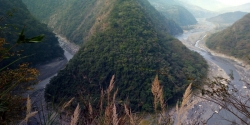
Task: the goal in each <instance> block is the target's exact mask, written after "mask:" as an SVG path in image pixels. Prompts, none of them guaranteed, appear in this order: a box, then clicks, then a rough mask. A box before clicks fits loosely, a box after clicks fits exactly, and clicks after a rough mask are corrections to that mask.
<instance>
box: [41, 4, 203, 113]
mask: <svg viewBox="0 0 250 125" xmlns="http://www.w3.org/2000/svg"><path fill="white" fill-rule="evenodd" d="M89 1H90V0H89ZM91 1H92V0H91ZM108 4H110V5H106V7H109V8H110V10H109V13H108V14H107V15H105V16H106V18H105V19H106V20H105V21H106V25H105V29H103V30H102V31H101V32H96V33H94V34H93V35H92V37H91V38H90V39H89V40H88V41H87V42H85V44H84V45H83V46H82V48H81V49H80V50H79V52H78V53H77V54H76V55H75V56H74V57H73V59H72V60H70V62H69V63H68V65H67V66H66V68H65V69H63V70H62V71H60V72H59V73H58V75H57V76H56V77H54V78H53V79H52V80H51V81H50V84H49V85H47V87H46V90H45V93H46V94H45V97H46V100H47V101H55V102H60V101H61V100H63V99H66V100H67V99H68V98H71V97H78V94H79V93H81V95H82V96H84V98H88V99H91V103H92V104H97V103H98V98H99V96H100V92H101V89H102V88H103V89H104V90H105V89H106V88H107V86H108V85H109V81H110V79H111V76H112V75H113V74H115V88H118V95H117V101H118V102H117V103H119V102H122V103H124V101H125V100H127V99H129V101H130V106H131V108H132V109H133V110H137V111H138V110H143V111H152V110H153V107H152V103H153V95H152V93H151V86H152V81H153V78H154V77H155V75H156V74H159V79H160V84H161V85H162V86H163V87H164V98H165V100H168V103H169V104H170V103H173V102H176V101H177V99H178V98H179V97H181V96H182V93H183V88H184V87H185V86H186V85H187V84H188V83H189V82H190V81H189V79H195V84H200V82H199V81H200V80H201V79H202V78H204V77H205V76H206V73H207V64H206V62H205V60H204V59H203V58H202V57H201V56H200V55H199V54H198V53H196V52H192V51H190V50H189V49H187V48H186V47H185V46H184V45H183V44H182V43H181V42H180V41H178V40H177V39H175V38H173V37H172V36H170V35H169V28H168V25H165V23H167V22H165V21H167V20H159V19H164V17H163V16H162V15H160V13H159V12H158V11H156V10H155V9H154V7H152V6H151V5H150V3H149V2H148V1H146V0H113V1H112V3H111V1H109V2H108ZM104 9H105V8H104ZM90 13H91V12H90ZM104 14H105V13H104ZM103 16H104V15H103ZM83 25H84V24H83ZM89 97H91V98H89Z"/></svg>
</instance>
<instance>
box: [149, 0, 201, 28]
mask: <svg viewBox="0 0 250 125" xmlns="http://www.w3.org/2000/svg"><path fill="white" fill-rule="evenodd" d="M150 3H151V4H152V5H153V6H154V7H155V8H156V9H157V10H158V11H159V12H160V13H162V14H163V15H164V16H165V17H166V18H168V19H172V20H174V21H175V22H176V23H177V24H179V25H180V26H188V25H194V24H196V23H197V21H196V19H195V17H194V16H193V15H192V14H191V13H190V12H189V11H188V10H187V9H186V8H184V7H182V6H180V5H176V4H175V3H171V2H164V1H156V0H150Z"/></svg>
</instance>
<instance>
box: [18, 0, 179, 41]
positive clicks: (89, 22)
mask: <svg viewBox="0 0 250 125" xmlns="http://www.w3.org/2000/svg"><path fill="white" fill-rule="evenodd" d="M23 1H24V2H25V3H26V5H27V6H28V8H29V10H30V11H31V12H32V13H33V14H34V16H36V17H38V18H39V19H40V20H42V21H43V22H45V23H47V24H48V25H49V26H50V27H51V28H53V30H55V32H57V33H59V34H61V35H63V36H65V37H67V38H68V39H69V40H70V41H72V42H75V43H77V44H82V43H83V41H87V40H88V38H90V37H91V36H92V34H94V33H95V32H96V31H98V32H99V31H104V30H105V28H106V26H107V25H109V24H107V20H106V18H107V16H108V15H109V13H110V10H112V8H113V3H114V0H81V1H79V0H67V1H62V0H36V1H34V0H23ZM163 20H166V19H163ZM166 22H168V23H166V24H167V25H168V30H169V32H170V33H171V34H172V35H176V34H180V33H182V29H181V28H180V27H179V26H178V25H177V24H175V22H173V21H171V20H169V21H166Z"/></svg>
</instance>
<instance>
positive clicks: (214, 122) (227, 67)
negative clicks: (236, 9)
mask: <svg viewBox="0 0 250 125" xmlns="http://www.w3.org/2000/svg"><path fill="white" fill-rule="evenodd" d="M198 21H199V23H202V24H204V25H207V27H209V28H207V29H205V30H204V29H199V28H195V29H192V30H189V31H187V32H185V33H183V34H182V35H179V36H177V37H176V38H178V39H179V40H180V41H183V40H187V39H188V37H189V36H190V35H192V34H195V33H204V35H203V37H201V39H199V40H198V41H194V42H195V44H194V47H195V49H194V48H190V47H189V49H191V50H193V51H196V52H198V53H199V54H200V55H202V56H203V57H204V58H205V59H206V60H207V61H208V62H212V63H214V64H216V65H218V66H219V67H220V68H221V69H223V70H224V71H225V72H226V73H227V74H230V73H231V72H233V75H234V80H233V81H232V83H233V85H235V87H236V88H237V89H238V90H241V91H243V92H245V91H248V90H247V89H243V86H244V83H242V82H241V81H239V80H240V78H241V76H240V74H239V73H238V71H237V68H236V67H235V64H236V63H235V62H234V61H232V60H229V59H226V58H222V57H217V56H213V55H212V54H211V53H210V52H207V51H206V50H204V49H203V48H201V47H200V46H199V42H200V41H201V40H203V39H204V38H205V37H206V36H207V35H206V32H208V31H211V30H213V28H214V25H213V24H212V23H209V22H206V21H205V20H204V19H198ZM59 42H62V41H60V39H59ZM64 55H65V57H66V58H67V60H68V61H69V60H70V59H71V58H72V57H73V55H72V54H70V53H69V52H68V51H66V50H64ZM56 75H57V74H54V75H52V76H51V77H49V78H46V79H44V80H43V81H41V82H39V83H38V84H37V85H35V86H33V88H34V90H32V91H30V92H28V93H29V94H31V93H33V92H35V91H37V90H41V89H44V88H45V86H46V85H47V84H48V83H49V81H50V79H51V78H52V77H54V76H56ZM199 106H201V105H199ZM209 108H211V107H209V106H207V107H205V105H204V111H205V113H204V114H206V110H207V111H208V110H209V111H210V114H213V115H212V116H209V117H210V118H209V119H208V120H207V124H208V125H228V124H229V122H227V121H225V120H223V118H222V116H223V117H226V118H228V119H230V120H234V119H236V118H235V117H234V116H233V115H232V114H231V113H229V112H228V111H226V110H223V109H222V110H220V111H219V112H218V113H215V112H211V109H209ZM194 114H195V113H194ZM196 115H197V114H196ZM206 117H208V116H206ZM234 121H237V120H234ZM237 122H238V121H237Z"/></svg>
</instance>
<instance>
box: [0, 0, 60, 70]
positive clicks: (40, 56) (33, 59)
mask: <svg viewBox="0 0 250 125" xmlns="http://www.w3.org/2000/svg"><path fill="white" fill-rule="evenodd" d="M0 8H1V10H0V17H4V18H6V19H3V21H2V22H1V23H0V28H1V29H0V38H5V41H6V42H7V43H9V44H8V46H11V45H14V43H15V42H16V41H17V39H18V36H19V33H21V31H22V29H23V28H24V27H25V32H24V33H25V35H26V36H25V37H26V38H30V37H34V36H37V35H40V34H44V35H45V38H44V40H43V41H42V42H41V43H37V44H22V45H19V46H17V47H15V48H14V50H13V51H15V52H16V51H22V52H21V53H20V54H21V55H20V56H19V57H12V58H10V59H8V61H6V62H2V63H1V66H3V65H6V64H8V63H10V62H12V61H13V60H15V59H17V58H20V57H22V56H29V57H27V58H24V59H22V60H21V61H19V62H17V63H22V62H28V63H31V64H32V65H36V64H40V63H45V62H47V61H50V60H52V59H54V58H58V57H63V50H62V49H61V47H60V46H59V43H58V41H57V38H56V37H55V35H54V33H52V31H51V30H49V28H47V25H46V24H42V23H40V22H39V21H37V20H36V19H35V18H34V17H33V16H32V15H31V14H30V13H29V11H28V9H27V8H26V6H25V5H24V4H23V3H22V1H21V0H12V1H9V0H1V1H0ZM8 15H12V16H8Z"/></svg>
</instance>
